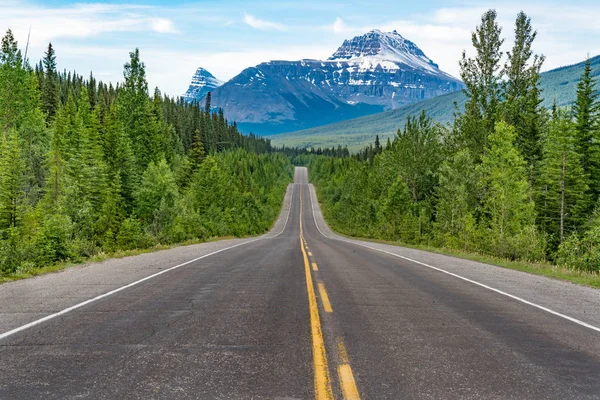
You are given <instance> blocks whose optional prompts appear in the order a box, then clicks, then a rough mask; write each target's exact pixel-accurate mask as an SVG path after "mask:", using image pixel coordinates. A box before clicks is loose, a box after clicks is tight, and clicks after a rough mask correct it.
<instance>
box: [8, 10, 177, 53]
mask: <svg viewBox="0 0 600 400" xmlns="http://www.w3.org/2000/svg"><path fill="white" fill-rule="evenodd" d="M151 11H152V8H151V7H147V6H134V5H115V4H94V3H90V4H75V5H71V6H67V7H59V8H49V7H39V6H32V5H27V4H23V3H22V4H20V5H19V6H18V7H16V6H15V5H14V4H12V5H11V3H4V4H2V5H0V15H2V18H1V19H0V29H2V31H5V30H6V29H9V28H10V29H12V30H13V31H14V32H15V35H16V36H17V38H20V39H21V40H23V39H24V38H26V37H27V36H26V35H27V31H28V30H29V27H30V26H31V44H32V45H33V46H35V45H45V44H47V43H48V42H49V41H51V40H55V39H58V38H89V37H97V36H100V35H102V34H105V33H110V32H144V31H150V32H156V33H161V34H165V33H176V32H177V29H176V28H175V24H174V23H173V21H171V20H169V19H167V18H157V17H154V16H152V15H151V14H152V13H151Z"/></svg>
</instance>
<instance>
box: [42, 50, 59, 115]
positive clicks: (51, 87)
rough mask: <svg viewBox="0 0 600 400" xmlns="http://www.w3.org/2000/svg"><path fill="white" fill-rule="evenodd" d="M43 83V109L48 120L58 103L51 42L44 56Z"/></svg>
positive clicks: (54, 61)
mask: <svg viewBox="0 0 600 400" xmlns="http://www.w3.org/2000/svg"><path fill="white" fill-rule="evenodd" d="M43 62H44V85H43V86H42V100H43V110H44V112H45V113H46V118H47V121H48V122H51V121H52V120H53V119H54V116H55V115H56V110H57V108H58V104H59V101H60V100H59V89H58V78H57V75H56V54H55V52H54V48H53V47H52V43H49V44H48V50H46V53H45V57H44V60H43Z"/></svg>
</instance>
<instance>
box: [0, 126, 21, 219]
mask: <svg viewBox="0 0 600 400" xmlns="http://www.w3.org/2000/svg"><path fill="white" fill-rule="evenodd" d="M24 173H25V165H24V163H23V158H22V155H21V145H20V143H19V136H18V133H17V131H16V129H10V130H9V131H8V133H7V134H6V138H5V139H3V140H2V150H1V152H0V229H7V228H15V227H17V226H18V225H19V224H20V222H21V218H22V216H23V206H24V201H25V191H24V188H23V185H24V183H25V176H24Z"/></svg>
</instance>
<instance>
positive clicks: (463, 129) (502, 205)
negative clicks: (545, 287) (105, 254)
mask: <svg viewBox="0 0 600 400" xmlns="http://www.w3.org/2000/svg"><path fill="white" fill-rule="evenodd" d="M514 33H515V41H514V44H512V47H511V50H510V51H509V52H507V54H503V52H502V50H501V48H502V45H503V42H504V39H503V37H502V28H501V27H500V26H499V24H498V22H497V14H496V12H495V11H494V10H489V11H487V12H486V13H484V14H483V16H482V18H481V23H480V25H478V26H477V27H476V29H475V32H474V33H473V35H472V44H473V50H474V52H473V53H474V57H473V58H471V57H468V56H467V54H466V52H463V54H462V59H461V61H460V68H461V78H462V80H463V82H464V83H465V85H466V88H465V89H464V92H465V94H466V96H467V102H466V104H465V105H464V108H462V109H459V108H458V106H457V105H455V108H456V110H455V118H454V122H453V123H452V124H447V125H439V124H436V123H434V122H433V121H432V119H431V118H429V117H428V116H427V115H426V114H425V113H422V114H421V115H418V116H410V117H408V119H407V121H406V125H405V127H404V128H403V129H402V130H398V132H397V135H396V136H395V138H394V140H393V141H390V140H388V141H387V143H385V144H382V143H380V142H379V138H377V140H376V142H375V144H374V145H371V146H369V147H368V148H366V149H365V150H363V151H361V152H360V153H358V154H356V155H353V156H338V157H335V156H324V155H323V156H315V155H306V154H304V155H298V156H297V157H296V158H295V159H294V163H296V164H303V165H308V166H309V174H310V178H311V180H312V181H313V182H314V183H315V185H316V187H317V191H318V195H319V200H320V201H321V202H322V207H323V209H324V213H325V217H326V219H327V221H328V222H329V224H330V225H331V226H332V227H333V228H334V229H336V230H338V231H339V232H342V233H345V234H348V235H354V236H362V237H367V238H375V239H384V240H393V241H400V242H402V243H406V244H416V245H427V246H432V247H438V248H448V249H456V250H461V251H465V252H471V253H478V254H484V255H490V256H495V257H501V258H504V259H510V260H527V261H549V262H552V263H554V264H556V265H560V266H564V267H567V268H569V269H574V270H581V271H589V272H596V273H597V272H599V271H600V207H599V203H598V197H599V194H600V102H599V101H598V88H597V87H596V82H595V79H594V76H593V74H592V69H591V66H590V63H589V61H588V63H587V64H586V68H585V70H584V73H583V75H582V76H581V79H580V81H579V83H578V86H577V98H576V102H575V103H574V104H573V105H572V106H571V107H564V108H563V107H557V106H556V105H555V106H554V107H552V109H551V110H547V109H545V108H543V107H542V105H541V104H542V101H543V96H544V93H542V91H541V90H540V88H539V76H540V69H541V67H542V65H543V62H544V56H543V55H538V54H535V53H534V51H533V50H532V45H533V43H534V40H535V38H536V35H537V32H536V31H535V30H534V29H533V27H532V24H531V19H530V18H529V17H528V16H527V15H526V14H524V13H522V12H521V13H519V15H518V16H517V19H516V22H515V27H514Z"/></svg>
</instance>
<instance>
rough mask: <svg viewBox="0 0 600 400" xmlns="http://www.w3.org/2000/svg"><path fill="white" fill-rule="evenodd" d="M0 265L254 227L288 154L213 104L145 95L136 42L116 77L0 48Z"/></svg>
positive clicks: (7, 269) (267, 208) (273, 206)
mask: <svg viewBox="0 0 600 400" xmlns="http://www.w3.org/2000/svg"><path fill="white" fill-rule="evenodd" d="M0 129H1V132H2V135H0V275H2V274H9V273H13V272H15V271H17V272H19V271H26V270H28V269H32V268H36V267H40V266H45V265H48V264H51V263H54V262H57V261H62V260H77V259H81V258H84V257H88V256H92V255H94V254H97V253H100V252H111V251H115V250H125V249H133V248H142V247H149V246H152V245H155V244H158V243H163V244H168V243H174V242H182V241H186V240H196V239H206V238H209V237H212V236H224V235H236V236H238V235H248V234H255V233H260V232H264V231H265V230H267V229H268V228H269V227H270V225H271V224H272V223H273V221H274V220H275V217H276V215H277V214H278V212H279V209H280V206H281V201H282V198H283V193H284V191H285V188H286V186H287V183H288V182H289V181H290V179H291V172H292V171H291V164H290V162H289V159H288V158H287V157H285V156H283V155H281V154H276V153H272V152H271V151H272V148H271V144H270V142H269V141H268V140H264V139H261V138H257V137H255V136H245V135H242V134H240V133H239V132H238V130H237V128H236V126H235V124H229V123H228V121H226V120H225V118H224V117H223V113H222V112H217V113H211V112H210V105H209V104H208V105H207V107H206V108H205V109H202V108H200V107H199V105H198V104H187V103H185V102H183V101H182V100H180V99H172V98H168V97H166V96H162V95H161V93H160V92H159V91H158V89H156V90H155V91H154V94H153V96H152V97H150V96H149V92H148V84H147V81H146V75H145V66H144V63H143V62H142V61H141V60H140V57H139V51H138V50H137V49H136V50H135V51H134V52H132V53H130V60H129V61H128V62H127V63H126V64H125V68H124V83H123V84H122V85H117V86H114V87H113V86H112V85H106V84H104V83H102V82H97V81H96V79H95V78H94V77H93V76H90V77H89V78H88V79H84V78H83V77H81V76H79V75H77V74H76V73H66V72H63V73H58V72H57V70H56V56H55V53H54V49H53V48H52V45H49V46H48V50H47V52H46V54H45V57H44V59H43V60H42V61H41V62H40V63H39V64H37V65H36V66H35V67H33V68H32V67H31V66H30V65H29V63H28V61H27V60H24V59H23V57H22V55H21V52H20V50H19V49H18V46H17V42H16V41H15V39H14V37H13V35H12V32H11V31H10V30H9V31H8V32H7V33H6V35H5V36H4V37H3V38H2V48H1V51H0Z"/></svg>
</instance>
